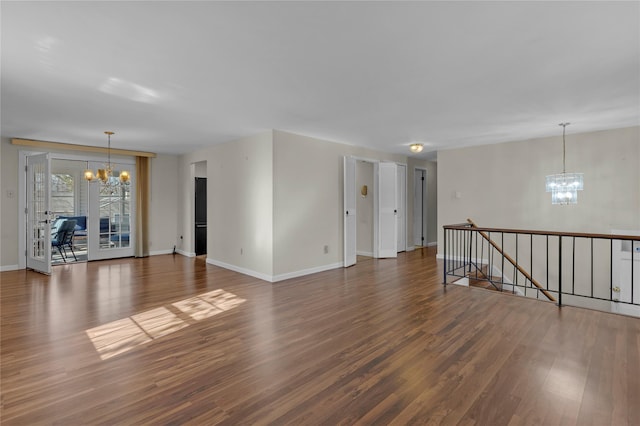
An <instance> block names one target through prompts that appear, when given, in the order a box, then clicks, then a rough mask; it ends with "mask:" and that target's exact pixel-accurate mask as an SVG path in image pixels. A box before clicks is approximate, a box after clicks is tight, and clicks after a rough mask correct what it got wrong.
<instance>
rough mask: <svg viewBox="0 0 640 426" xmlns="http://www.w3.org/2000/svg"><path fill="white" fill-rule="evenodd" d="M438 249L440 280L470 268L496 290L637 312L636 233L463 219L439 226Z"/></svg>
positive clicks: (639, 262) (639, 238)
mask: <svg viewBox="0 0 640 426" xmlns="http://www.w3.org/2000/svg"><path fill="white" fill-rule="evenodd" d="M496 236H497V237H496ZM443 249H444V251H443V257H444V274H443V275H444V276H443V283H444V284H445V285H446V284H448V283H449V282H453V280H458V279H460V278H469V277H473V273H474V272H475V278H476V279H478V280H485V281H489V282H491V284H492V285H493V286H494V287H495V288H496V289H497V290H499V291H509V290H510V291H511V292H512V293H518V294H521V295H524V296H527V297H535V298H540V297H542V298H544V299H546V300H549V301H553V302H555V303H556V304H557V305H558V306H562V305H563V303H564V304H571V305H577V306H586V307H594V308H596V309H602V310H611V311H615V312H620V313H628V311H629V310H631V311H632V313H631V315H637V316H640V272H639V271H638V269H640V235H614V234H589V233H567V232H554V231H537V230H520V229H503V228H481V227H478V226H477V225H476V224H475V223H474V222H473V221H472V220H471V219H467V223H461V224H456V225H446V226H444V244H443ZM505 268H506V269H505ZM511 272H512V274H511ZM496 275H497V276H496ZM563 297H564V299H565V300H563ZM607 303H608V305H609V308H607V306H605V305H607ZM636 311H637V314H636V313H635V312H636Z"/></svg>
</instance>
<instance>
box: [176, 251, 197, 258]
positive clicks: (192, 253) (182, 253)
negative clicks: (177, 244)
mask: <svg viewBox="0 0 640 426" xmlns="http://www.w3.org/2000/svg"><path fill="white" fill-rule="evenodd" d="M176 253H178V254H180V255H182V256H186V257H196V254H195V253H194V252H188V251H184V250H181V249H176Z"/></svg>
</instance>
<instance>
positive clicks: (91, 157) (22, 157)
mask: <svg viewBox="0 0 640 426" xmlns="http://www.w3.org/2000/svg"><path fill="white" fill-rule="evenodd" d="M46 153H48V154H49V159H50V160H76V161H89V162H90V161H96V162H102V163H104V162H105V161H106V159H107V156H106V155H104V156H101V155H95V154H90V153H87V155H84V154H83V155H79V154H71V153H67V152H56V151H47V150H35V151H30V150H22V149H21V150H19V151H18V170H19V173H18V191H17V192H18V212H19V214H18V269H25V268H26V267H27V256H26V254H25V253H26V250H27V219H26V215H25V214H24V211H25V208H26V207H27V169H26V167H27V157H28V156H30V155H37V154H46ZM111 161H112V162H113V163H118V164H126V165H131V166H132V167H135V164H136V161H135V158H133V157H127V156H120V155H117V156H113V155H112V156H111Z"/></svg>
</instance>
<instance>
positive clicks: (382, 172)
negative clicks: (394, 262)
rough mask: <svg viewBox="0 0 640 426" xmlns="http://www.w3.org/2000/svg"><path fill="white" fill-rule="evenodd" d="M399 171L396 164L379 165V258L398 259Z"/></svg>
mask: <svg viewBox="0 0 640 426" xmlns="http://www.w3.org/2000/svg"><path fill="white" fill-rule="evenodd" d="M397 179H398V171H397V166H396V164H395V163H380V164H379V165H378V257H397V256H398V250H397V244H398V235H397V234H398V224H397V216H398V208H397V206H396V202H397V199H396V197H397V195H396V193H397V191H398V185H397V182H396V181H397Z"/></svg>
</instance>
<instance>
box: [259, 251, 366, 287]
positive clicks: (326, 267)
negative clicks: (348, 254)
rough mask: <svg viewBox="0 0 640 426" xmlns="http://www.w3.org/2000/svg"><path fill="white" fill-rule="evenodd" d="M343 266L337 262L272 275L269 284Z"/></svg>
mask: <svg viewBox="0 0 640 426" xmlns="http://www.w3.org/2000/svg"><path fill="white" fill-rule="evenodd" d="M362 256H366V255H362ZM343 266H344V264H343V263H342V262H338V263H331V264H329V265H322V266H316V267H313V268H309V269H302V270H300V271H294V272H287V273H286V274H279V275H274V276H273V281H271V282H274V283H275V282H278V281H284V280H288V279H291V278H297V277H302V276H305V275H311V274H316V273H318V272H324V271H328V270H331V269H338V268H342V267H343Z"/></svg>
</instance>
